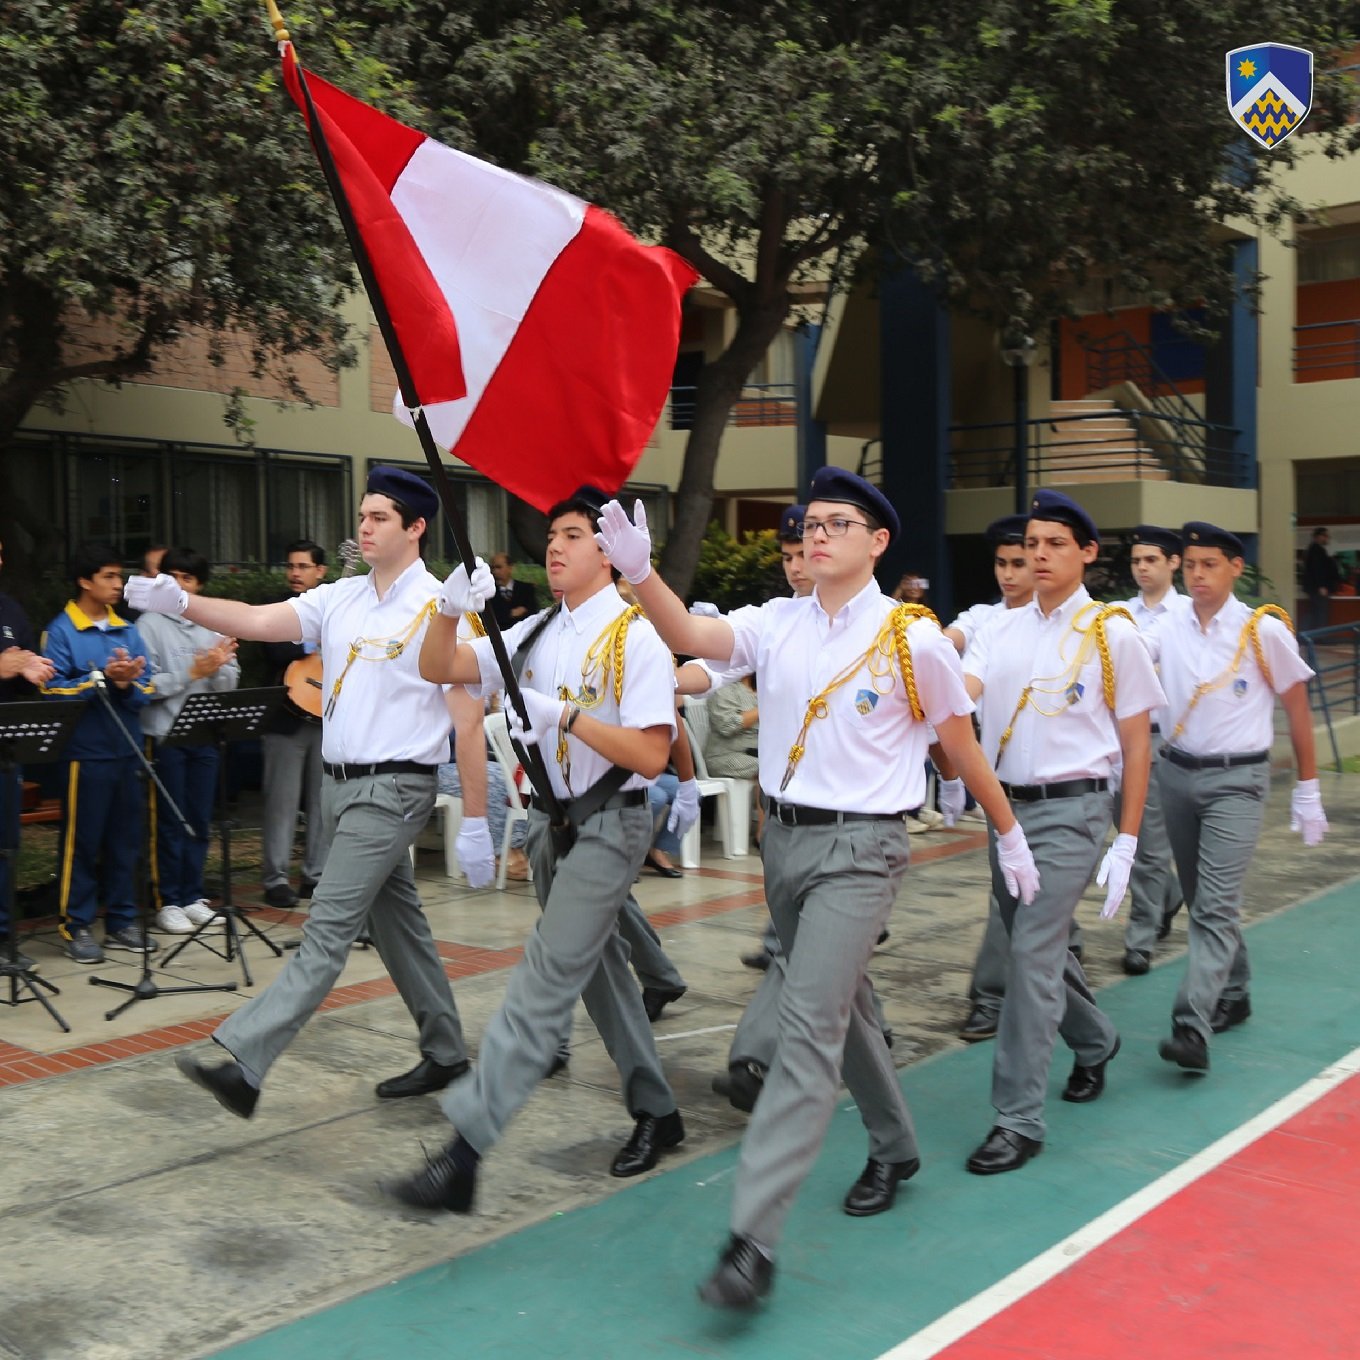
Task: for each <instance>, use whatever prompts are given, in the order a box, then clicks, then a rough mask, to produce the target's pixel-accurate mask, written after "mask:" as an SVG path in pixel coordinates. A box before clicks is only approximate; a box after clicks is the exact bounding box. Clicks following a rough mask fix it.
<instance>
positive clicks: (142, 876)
mask: <svg viewBox="0 0 1360 1360" xmlns="http://www.w3.org/2000/svg"><path fill="white" fill-rule="evenodd" d="M90 678H91V680H93V681H94V690H95V693H96V694H97V695H98V696H99V699H100V702H101V703H102V704H103V705H104V708H105V711H106V712H107V713H108V715H109V721H110V722H112V723H113V725H114V726H115V727H116V728H117V729H118V731H119V732H121V733H122V734H123V738H124V740H125V741H126V742H127V745H128V749H129V750H130V751H131V752H132V754H133V755H134V756H136V757H137V763H138V764H139V765H140V766H141V767H142V770H141V773H142V778H143V780H144V781H147V780H149V781H151V782H152V783H154V784H155V785H156V788H157V789H159V790H160V795H161V798H162V799H163V800H164V805H165V807H167V808H168V809H169V810H170V811H171V812H172V813H173V814H174V816H175V817H176V819H177V820H178V821H179V824H180V826H181V827H183V828H184V834H185V835H186V836H188V837H189V839H190V840H197V839H198V836H197V833H196V832H195V831H194V829H193V827H192V826H190V825H189V821H188V818H186V817H185V815H184V813H183V812H181V811H180V809H179V805H178V804H177V803H176V802H175V800H174V799H173V798H171V797H170V794H169V791H168V790H167V789H166V787H165V785H164V784H163V783H161V777H160V775H158V774H157V773H156V770H155V767H154V766H153V765H152V764H151V762H150V761H149V760H148V759H147V758H146V755H145V753H144V752H143V751H142V748H141V747H140V746H138V744H137V741H136V739H135V738H134V737H133V735H132V733H131V732H129V731H128V730H127V728H126V727H125V726H124V725H123V720H122V718H121V717H120V716H119V713H118V710H117V709H116V708H115V707H114V705H113V697H112V696H111V695H110V694H109V687H108V682H107V680H106V679H105V676H104V672H103V671H101V670H100V669H99V668H98V667H96V668H95V669H93V670H92V671H91V672H90ZM143 817H144V818H145V809H144V810H143ZM151 854H152V846H151V827H150V825H149V824H145V822H144V825H143V831H142V863H141V872H140V873H139V874H138V876H137V877H138V895H139V897H140V899H141V905H140V907H139V909H138V919H139V922H140V925H141V927H142V940H143V942H144V943H145V944H146V945H148V946H150V944H151V896H150V892H149V889H148V887H147V874H148V869H149V867H150V856H151ZM90 985H91V986H92V987H111V988H113V989H114V990H115V991H119V992H128V993H130V995H129V996H128V999H127V1000H126V1001H124V1002H123V1004H122V1005H121V1006H115V1007H114V1008H113V1009H112V1010H111V1011H105V1012H104V1019H105V1020H115V1019H117V1018H118V1016H120V1015H122V1013H123V1012H124V1011H125V1010H127V1008H128V1007H129V1006H132V1005H135V1004H136V1003H137V1002H138V1001H151V1000H153V999H154V998H155V997H158V996H171V995H173V994H175V993H178V992H234V991H235V990H236V984H235V983H234V982H219V983H194V984H192V985H185V986H182V987H162V986H160V985H159V984H158V983H157V982H156V979H155V978H153V977H152V976H151V949H150V948H149V947H148V948H147V949H144V950H143V951H142V975H141V977H140V978H138V979H137V981H136V982H116V981H114V980H113V979H112V978H102V977H92V978H91V979H90Z"/></svg>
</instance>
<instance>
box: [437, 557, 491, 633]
mask: <svg viewBox="0 0 1360 1360" xmlns="http://www.w3.org/2000/svg"><path fill="white" fill-rule="evenodd" d="M495 593H496V578H495V577H494V576H492V574H491V568H490V567H488V566H487V565H486V563H485V562H483V561H482V559H481V558H480V557H479V558H477V559H476V562H475V564H474V565H473V568H472V575H471V577H469V576H468V570H467V568H466V567H465V566H464V565H463V564H462V563H461V562H460V563H459V564H458V565H457V566H456V567H454V569H453V570H452V571H451V572H449V579H448V580H447V581H445V582H444V584H443V585H442V586H440V587H439V596H438V599H439V612H440V613H441V614H448V615H450V616H452V617H454V618H457V617H458V615H460V614H480V613H481V612H482V610H483V609H485V608H486V602H487V601H488V600H489V599H490V598H491V597H492V596H493V595H494V594H495Z"/></svg>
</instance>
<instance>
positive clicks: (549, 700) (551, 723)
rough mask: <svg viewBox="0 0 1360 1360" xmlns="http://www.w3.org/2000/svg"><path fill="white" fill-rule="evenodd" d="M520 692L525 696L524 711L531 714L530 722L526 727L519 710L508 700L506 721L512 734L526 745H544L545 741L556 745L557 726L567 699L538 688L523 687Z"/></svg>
mask: <svg viewBox="0 0 1360 1360" xmlns="http://www.w3.org/2000/svg"><path fill="white" fill-rule="evenodd" d="M520 693H521V694H522V695H523V696H524V711H525V712H526V713H527V714H528V715H529V723H528V726H527V727H526V726H525V724H524V723H522V722H521V721H520V718H519V710H518V709H517V708H516V707H515V706H514V704H512V703H510V702H509V700H507V701H506V705H505V721H506V724H507V726H508V727H509V728H510V735H511V736H512V737H515V738H516V739H517V740H519V741H520V742H522V743H523V744H524V745H525V746H532V745H533V744H534V743H538V744H540V745H542V744H543V743H545V742H552V743H553V744H554V745H555V744H556V742H557V727H558V725H559V724H560V723H561V721H562V714H563V712H564V711H565V710H566V707H567V701H566V700H565V699H559V698H557V697H556V695H552V694H543V693H541V692H540V691H539V690H536V689H522V690H520Z"/></svg>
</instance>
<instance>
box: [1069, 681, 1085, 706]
mask: <svg viewBox="0 0 1360 1360" xmlns="http://www.w3.org/2000/svg"><path fill="white" fill-rule="evenodd" d="M1065 693H1066V695H1067V703H1068V706H1069V707H1070V706H1071V705H1072V704H1076V703H1080V702H1081V696H1082V695H1083V694H1085V693H1086V686H1085V685H1083V684H1082V683H1081V681H1080V680H1073V681H1072V683H1071V684H1070V685H1068V687H1067V689H1066V691H1065Z"/></svg>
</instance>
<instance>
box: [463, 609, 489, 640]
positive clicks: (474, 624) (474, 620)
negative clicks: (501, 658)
mask: <svg viewBox="0 0 1360 1360" xmlns="http://www.w3.org/2000/svg"><path fill="white" fill-rule="evenodd" d="M463 617H464V618H465V619H466V620H467V626H468V627H469V628H470V629H471V630H472V636H473V637H485V636H486V624H484V623H483V622H482V616H481V615H480V614H473V613H471V612H469V613H466V614H464V615H463Z"/></svg>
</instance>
